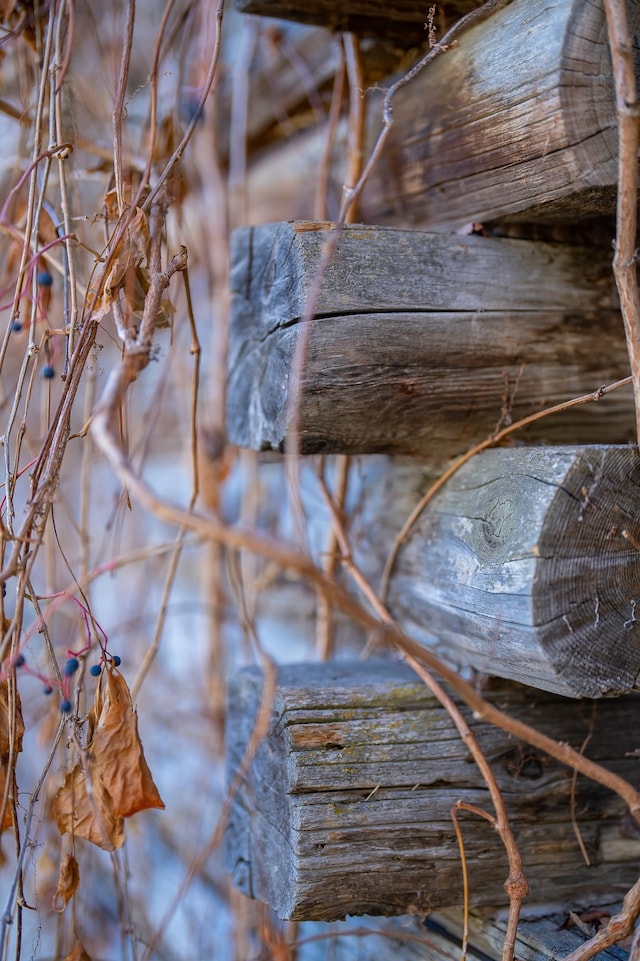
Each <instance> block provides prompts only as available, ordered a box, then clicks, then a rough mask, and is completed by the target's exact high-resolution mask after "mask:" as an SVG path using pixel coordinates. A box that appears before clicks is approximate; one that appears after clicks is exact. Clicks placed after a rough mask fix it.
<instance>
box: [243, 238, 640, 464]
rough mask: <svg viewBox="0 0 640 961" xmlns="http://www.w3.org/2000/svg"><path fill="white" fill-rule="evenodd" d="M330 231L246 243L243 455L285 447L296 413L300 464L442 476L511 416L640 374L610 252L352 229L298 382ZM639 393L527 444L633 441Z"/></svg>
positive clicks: (325, 289) (588, 411)
mask: <svg viewBox="0 0 640 961" xmlns="http://www.w3.org/2000/svg"><path fill="white" fill-rule="evenodd" d="M330 230H331V225H328V224H325V223H316V222H309V221H301V222H291V223H280V224H269V225H265V226H262V227H256V228H242V229H240V230H238V231H235V232H234V235H233V246H232V275H231V290H232V327H231V347H230V372H229V390H228V427H229V435H230V439H231V440H232V441H233V442H234V443H236V444H238V445H239V446H243V447H252V448H254V449H258V450H259V449H268V448H273V449H276V450H283V449H284V447H285V443H286V439H287V432H288V430H289V427H290V424H291V420H292V405H293V404H294V403H297V404H298V410H297V412H296V423H297V426H298V430H299V436H298V438H297V441H298V444H299V450H300V451H301V453H382V452H384V453H394V454H419V455H421V456H424V457H427V458H431V459H432V462H433V463H435V464H437V465H442V464H443V463H445V462H446V461H447V460H448V459H449V458H450V457H452V456H454V455H456V454H458V453H460V452H462V451H464V450H466V449H467V448H469V447H471V446H472V445H473V444H475V443H477V442H479V441H482V440H484V439H485V438H486V437H487V436H488V435H490V434H492V433H493V432H494V431H495V429H496V427H497V426H500V425H501V422H502V424H504V418H505V417H508V418H512V419H513V420H516V419H518V418H519V417H521V416H524V415H527V414H530V413H532V412H534V411H536V410H541V409H543V408H545V407H548V406H550V405H551V404H554V403H559V402H562V401H566V400H568V399H569V398H571V397H574V396H577V395H580V394H584V393H585V392H588V391H590V390H594V389H596V388H597V387H599V386H600V385H601V384H603V383H607V382H610V381H615V380H618V379H621V378H623V377H625V376H626V375H627V374H628V372H629V371H628V357H627V352H626V345H625V340H624V333H623V327H622V323H621V320H620V315H619V312H618V309H617V295H616V292H615V287H614V283H613V278H612V275H611V266H610V254H609V253H608V252H605V251H599V250H597V249H588V250H585V249H583V248H580V247H572V246H561V245H556V244H542V243H529V242H527V241H521V240H519V241H513V240H506V239H496V238H484V237H475V236H470V237H461V236H455V235H454V236H445V235H442V234H423V233H419V232H416V231H402V230H397V229H393V228H383V227H363V226H359V225H351V224H346V225H343V226H342V228H341V236H340V239H339V242H338V246H337V250H336V255H335V257H334V259H333V261H332V262H331V263H330V265H329V267H328V268H327V270H326V271H325V273H324V276H323V277H322V280H321V283H320V285H319V291H318V295H317V297H316V299H315V304H314V311H315V316H314V319H313V320H312V321H311V328H310V330H308V331H306V332H305V336H306V337H307V344H306V351H305V360H304V364H303V368H302V376H301V379H300V382H299V383H294V377H293V373H294V370H293V368H294V361H293V358H294V356H295V352H296V342H297V340H298V338H299V337H300V336H302V334H301V327H302V325H301V323H300V319H301V318H302V317H303V316H304V315H305V309H306V306H307V301H308V298H309V297H310V291H311V290H312V289H314V284H315V280H316V276H317V273H318V270H319V269H320V264H321V261H322V254H323V249H324V245H325V243H326V241H327V239H328V237H329V236H330ZM603 343H606V351H603ZM629 393H630V391H628V390H627V389H625V390H624V391H621V392H618V393H617V394H616V395H615V397H612V398H611V399H610V400H607V401H606V403H602V404H588V405H583V406H582V407H581V408H576V409H575V410H574V411H573V412H572V413H570V414H569V413H567V414H565V415H564V416H562V417H555V418H552V419H549V420H548V421H545V422H544V423H543V424H541V426H540V427H539V428H537V432H532V433H531V434H530V435H527V436H530V437H543V438H544V439H545V440H549V441H551V442H554V441H555V442H574V443H577V442H586V441H593V440H598V441H601V442H624V441H627V440H629V439H631V438H632V437H633V436H634V426H635V422H634V413H633V404H632V402H631V401H630V399H629ZM505 395H506V399H505Z"/></svg>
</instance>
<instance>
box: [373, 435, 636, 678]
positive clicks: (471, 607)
mask: <svg viewBox="0 0 640 961" xmlns="http://www.w3.org/2000/svg"><path fill="white" fill-rule="evenodd" d="M638 517H640V456H639V455H638V451H637V449H636V448H630V447H582V448H573V447H560V448H557V447H555V448H554V447H552V448H549V447H543V448H528V449H527V448H511V449H499V450H490V451H486V452H484V453H483V454H479V455H478V456H477V457H475V458H473V459H472V460H471V461H469V462H468V463H467V464H466V465H464V466H463V467H462V468H461V469H460V470H459V471H458V472H457V473H456V474H455V475H454V476H453V477H452V479H451V480H450V481H449V483H448V484H447V485H446V487H444V488H443V489H442V491H440V493H439V494H437V495H436V497H435V498H434V500H433V501H431V503H430V504H429V505H428V506H427V508H426V509H425V511H424V512H423V513H422V515H421V516H420V517H419V518H418V520H417V522H416V524H415V526H414V527H413V529H412V530H411V532H410V533H409V536H408V538H407V540H406V543H405V544H404V545H403V546H402V547H401V549H400V552H399V554H398V556H397V559H396V563H395V566H394V569H393V575H392V578H391V583H390V589H389V596H388V600H389V605H390V607H391V610H392V612H393V613H394V615H395V616H396V617H397V618H398V620H399V622H400V624H401V626H402V627H403V629H405V630H406V631H407V632H408V633H410V634H412V636H414V637H419V638H421V639H423V640H425V641H426V642H427V643H428V644H430V645H432V646H433V645H435V646H436V647H437V648H438V649H439V650H440V651H441V652H442V653H444V654H445V656H446V657H447V658H448V659H449V660H453V661H454V662H456V663H461V664H465V665H471V666H473V667H475V668H477V669H478V670H479V671H482V672H484V673H486V674H489V675H494V674H497V675H499V676H500V677H509V678H512V679H514V680H517V681H520V682H521V683H523V684H530V685H533V686H536V687H540V688H542V689H544V690H549V691H555V692H557V693H559V694H564V695H566V696H570V697H600V696H602V695H607V694H618V693H620V692H624V691H629V690H630V689H632V688H633V687H634V685H635V684H636V682H637V679H638V675H639V674H640V563H639V554H638V546H637V542H638V541H639V540H640V526H639V524H638ZM625 531H626V532H627V534H626V535H625ZM629 536H630V537H631V540H629V539H627V537H629ZM385 550H386V551H388V543H387V545H386V549H385Z"/></svg>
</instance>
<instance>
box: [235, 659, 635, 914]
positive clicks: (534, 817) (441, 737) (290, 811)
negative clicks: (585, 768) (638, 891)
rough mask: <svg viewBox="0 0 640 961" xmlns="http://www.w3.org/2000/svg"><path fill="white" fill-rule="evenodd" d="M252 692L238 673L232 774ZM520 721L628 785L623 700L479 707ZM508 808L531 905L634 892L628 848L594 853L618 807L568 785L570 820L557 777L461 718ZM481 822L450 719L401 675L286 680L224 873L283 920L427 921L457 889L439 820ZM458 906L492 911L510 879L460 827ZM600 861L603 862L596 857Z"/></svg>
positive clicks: (352, 669)
mask: <svg viewBox="0 0 640 961" xmlns="http://www.w3.org/2000/svg"><path fill="white" fill-rule="evenodd" d="M261 689H262V682H261V676H260V674H259V672H258V671H257V670H254V669H248V670H245V671H242V672H240V673H239V674H237V675H236V676H235V678H234V679H233V681H232V683H231V689H230V698H229V714H228V768H229V773H230V775H231V774H233V772H234V771H235V770H236V769H237V767H238V764H239V763H240V758H241V757H242V755H243V752H244V749H245V747H246V745H247V742H248V739H249V737H250V733H251V730H252V726H253V719H254V717H255V715H256V710H257V704H258V702H259V699H260V696H261ZM488 696H489V697H490V698H491V699H492V700H493V701H494V702H498V703H499V704H500V706H501V707H503V708H505V709H506V710H508V711H510V712H511V713H512V714H513V715H514V716H517V717H518V718H520V719H521V720H523V721H528V722H529V723H532V724H534V725H536V726H537V727H538V728H540V729H542V730H543V731H545V732H546V733H549V734H552V735H553V736H554V737H556V738H558V739H560V740H562V741H567V742H569V743H571V744H573V745H574V746H576V747H579V746H580V745H581V744H582V743H583V740H584V738H585V736H586V734H587V733H589V732H591V733H592V737H591V740H590V741H589V746H588V754H589V756H590V757H591V758H593V759H600V760H603V761H604V762H605V763H606V764H607V766H609V767H610V768H611V770H615V771H616V772H618V773H619V774H621V775H622V776H626V777H628V778H630V779H631V780H636V781H637V778H638V771H637V759H636V758H635V757H632V756H629V754H627V752H634V751H635V748H636V746H637V739H636V731H637V724H636V721H637V704H638V702H637V700H636V699H635V697H633V696H631V697H627V698H620V699H612V700H606V701H602V702H598V704H597V705H595V706H592V705H581V706H576V704H575V703H574V702H571V701H567V700H566V699H563V698H557V697H554V696H553V695H545V694H541V693H540V692H531V691H528V692H527V690H526V689H524V688H509V687H506V686H504V687H503V688H501V689H499V690H498V691H495V692H494V693H492V694H489V695H488ZM469 722H470V724H471V726H472V727H473V729H474V730H475V732H476V735H477V737H478V738H479V741H480V743H481V745H482V747H483V750H484V751H485V754H486V756H487V757H488V759H489V760H490V762H491V764H492V767H493V770H494V773H495V775H496V777H497V780H498V783H499V785H500V788H501V790H502V792H503V794H504V797H505V801H506V803H507V806H508V809H509V814H510V818H511V822H512V825H513V828H514V831H515V834H516V838H517V842H518V845H519V847H520V849H521V851H522V855H523V858H524V864H525V868H526V870H527V874H528V877H529V881H530V885H531V896H530V901H531V902H533V903H535V902H536V901H544V902H546V903H547V904H548V903H549V901H556V902H557V901H560V902H562V901H563V900H564V899H567V900H568V901H569V903H571V904H575V903H576V901H578V900H579V899H581V898H585V899H592V898H594V897H597V896H598V895H599V894H600V895H601V894H603V893H606V894H607V895H608V896H609V897H610V898H611V897H614V898H615V897H621V896H622V894H623V893H624V892H625V890H626V889H627V888H628V887H629V886H630V885H631V884H632V883H633V882H634V881H635V880H636V878H637V857H638V849H639V848H640V842H638V841H634V840H632V839H631V838H629V839H628V840H627V847H626V848H625V849H622V850H621V849H619V848H618V849H617V855H616V860H607V859H606V858H607V857H609V858H610V857H611V848H605V847H604V846H603V837H604V834H605V832H606V831H607V830H608V829H609V830H611V831H613V832H616V831H622V830H623V827H622V823H623V822H622V821H621V818H622V817H623V814H624V812H623V810H622V808H621V805H620V803H619V801H618V799H617V798H615V797H613V796H612V795H610V794H609V793H608V792H606V791H605V790H603V789H602V788H600V787H599V786H598V785H595V784H584V783H583V782H582V781H579V782H578V786H577V791H578V794H577V804H576V812H577V822H578V824H579V826H580V831H581V833H582V837H583V839H584V842H585V844H586V848H587V850H588V852H589V855H590V858H591V861H592V866H591V867H590V868H586V867H585V865H584V861H583V859H582V855H581V853H580V851H579V848H578V844H577V841H576V836H575V832H574V827H573V825H572V821H571V815H570V805H569V797H570V793H571V780H572V779H571V775H570V772H568V771H566V770H565V769H563V768H561V767H559V766H558V765H556V764H555V762H552V761H550V760H549V759H547V758H544V757H541V756H540V755H538V754H537V753H536V752H534V751H531V750H530V749H528V748H526V747H523V746H522V745H520V744H519V743H518V742H516V741H515V740H514V739H512V738H510V737H508V736H506V735H504V734H503V733H501V732H499V731H498V730H496V729H493V728H491V727H489V726H487V725H482V724H479V723H477V722H475V721H473V720H472V719H469ZM458 800H464V801H466V802H468V803H470V804H474V805H478V806H481V807H483V808H487V807H489V806H490V802H489V799H488V793H487V790H486V787H485V785H484V784H483V782H482V779H481V777H480V775H479V774H478V771H477V769H476V767H475V765H474V764H473V763H471V761H470V758H469V755H468V753H467V750H466V747H465V746H464V744H463V743H462V742H461V740H460V738H459V736H458V735H457V733H456V731H455V729H454V727H453V725H452V722H451V720H450V719H449V717H448V715H447V714H446V713H445V712H444V711H443V710H442V708H440V707H439V705H437V704H436V703H435V701H434V699H433V698H432V697H431V696H430V695H429V694H428V693H427V691H426V689H425V687H424V686H423V685H422V684H421V683H420V682H418V681H417V679H415V677H414V676H413V675H411V673H410V672H408V671H407V669H406V668H403V667H402V666H401V665H396V664H394V663H393V662H390V661H389V662H382V664H381V663H377V664H376V663H372V662H369V663H363V662H357V663H353V662H351V663H344V662H342V663H340V662H338V663H333V664H304V665H289V666H284V667H281V668H280V670H279V681H278V688H277V693H276V695H275V698H274V701H273V704H272V720H271V727H270V731H269V733H268V735H267V737H266V739H265V740H264V741H263V742H262V743H261V745H260V747H259V749H258V751H257V754H256V756H255V759H254V762H253V764H252V767H251V771H250V774H249V776H248V778H247V779H246V781H245V783H244V785H243V787H242V788H241V790H240V792H239V793H238V794H237V795H236V797H235V798H234V802H233V809H232V811H231V816H230V820H229V826H228V830H227V835H226V839H225V860H226V864H227V867H228V870H229V871H230V873H231V874H232V876H233V879H234V881H235V883H236V885H237V886H238V887H240V889H241V890H242V891H244V892H245V893H246V894H249V895H250V896H252V897H256V898H259V899H261V900H264V901H266V902H267V903H269V904H270V905H271V906H272V908H273V909H274V910H275V911H276V913H277V914H278V915H279V916H281V917H285V918H297V919H318V920H331V919H335V918H339V917H343V916H344V915H346V914H388V915H391V914H403V913H407V912H410V911H413V910H417V911H418V912H420V911H425V912H429V911H431V910H435V909H437V908H439V907H440V908H441V907H445V906H455V905H461V903H462V883H461V868H460V858H459V853H458V850H457V846H456V842H455V835H454V830H453V825H452V822H451V818H450V809H451V806H452V805H453V804H455V803H456V802H457V801H458ZM461 818H462V820H463V832H464V839H465V850H466V858H467V863H468V865H469V874H470V886H471V902H472V904H473V905H475V906H478V905H485V906H491V907H492V908H497V907H499V906H504V904H505V902H506V895H505V892H504V888H503V882H504V880H505V878H506V876H507V864H506V858H505V855H504V852H503V850H502V848H501V845H500V842H499V839H498V837H497V836H496V834H495V832H494V831H493V830H492V828H491V827H490V826H489V825H487V823H486V822H485V821H484V820H483V819H480V818H476V817H473V816H471V815H468V814H462V815H461ZM606 852H608V853H606Z"/></svg>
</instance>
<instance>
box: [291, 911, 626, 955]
mask: <svg viewBox="0 0 640 961" xmlns="http://www.w3.org/2000/svg"><path fill="white" fill-rule="evenodd" d="M575 907H578V908H579V907H580V906H579V905H576V906H575ZM598 907H599V908H600V907H603V908H608V909H609V910H610V911H611V913H613V912H614V911H615V910H618V909H619V905H614V906H609V905H607V904H601V903H598ZM568 910H573V906H571V905H569V906H568V907H567V910H566V911H564V913H563V912H558V913H555V914H553V915H551V916H548V917H545V918H537V919H535V920H532V919H527V918H526V916H525V919H523V920H522V921H521V923H520V925H519V927H518V933H517V936H516V950H515V956H516V958H518V961H560V959H562V958H565V957H566V956H567V955H568V954H569V952H570V951H573V950H574V949H575V948H578V947H580V946H581V945H582V944H584V942H585V940H586V936H585V934H583V933H582V932H581V931H579V930H578V929H577V928H575V927H572V928H566V929H565V928H562V927H561V926H562V924H563V923H564V922H565V921H566V919H567V911H568ZM434 922H435V923H434ZM505 929H506V923H505V922H504V921H497V922H496V921H491V920H489V919H481V918H479V917H477V916H476V915H475V914H472V915H471V925H470V939H469V945H470V946H469V949H468V952H467V958H468V961H501V959H502V945H503V943H504V937H505ZM461 930H462V912H460V911H447V912H444V913H443V912H438V913H436V914H435V915H434V916H429V917H428V918H427V919H426V926H425V925H422V924H421V923H420V921H419V919H418V918H413V919H409V918H406V917H405V918H402V919H401V920H396V919H393V918H367V919H366V921H363V920H362V919H361V918H347V919H346V921H342V922H337V923H335V922H334V923H333V924H331V925H329V924H327V923H325V922H307V923H306V924H305V925H304V926H303V927H301V928H300V941H301V942H302V943H301V944H300V946H299V948H298V958H299V961H370V959H372V958H375V959H376V961H425V958H427V959H428V961H460V957H461V951H460V945H461V938H460V933H461ZM451 932H455V933H453V934H452V933H451ZM425 952H426V953H425ZM628 957H629V953H628V951H625V950H623V949H622V948H619V947H613V948H609V950H607V951H602V952H600V953H599V954H598V956H597V958H598V961H626V959H628Z"/></svg>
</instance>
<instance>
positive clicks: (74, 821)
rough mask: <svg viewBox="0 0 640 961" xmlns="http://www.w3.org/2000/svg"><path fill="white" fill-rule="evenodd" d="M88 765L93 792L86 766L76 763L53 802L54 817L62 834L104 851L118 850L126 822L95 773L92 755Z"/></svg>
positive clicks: (122, 840) (122, 839) (88, 758)
mask: <svg viewBox="0 0 640 961" xmlns="http://www.w3.org/2000/svg"><path fill="white" fill-rule="evenodd" d="M86 763H87V766H88V768H89V770H90V772H91V789H90V790H88V787H87V775H86V773H85V771H84V768H83V766H82V765H81V764H76V766H75V767H74V768H73V770H72V771H69V773H68V774H67V776H66V778H65V779H64V784H63V785H62V787H61V788H59V789H58V792H57V794H56V796H55V797H54V799H53V808H52V810H53V816H54V818H55V820H56V824H57V825H58V830H59V831H60V834H67V833H69V834H72V835H73V836H74V837H76V838H83V840H85V841H91V842H92V844H96V845H97V846H98V847H99V848H102V849H103V850H104V851H115V850H117V849H118V848H119V847H121V846H122V844H123V843H124V822H123V820H122V818H121V817H118V815H117V814H115V813H114V810H113V802H112V800H111V798H110V796H109V792H108V791H107V789H106V788H105V786H104V784H103V783H102V781H101V780H100V778H99V777H98V776H96V774H95V773H94V770H93V767H94V766H93V764H92V763H91V758H90V757H89V756H87V759H86Z"/></svg>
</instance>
